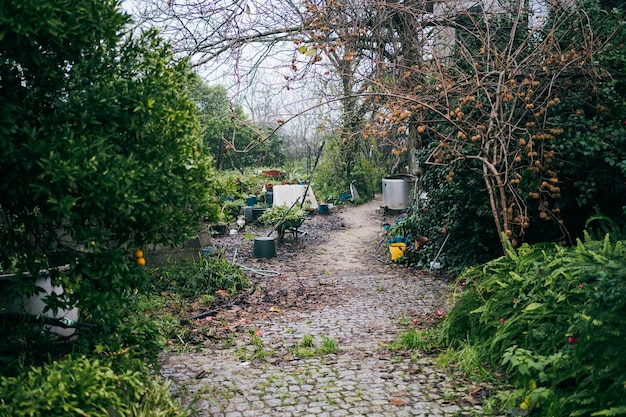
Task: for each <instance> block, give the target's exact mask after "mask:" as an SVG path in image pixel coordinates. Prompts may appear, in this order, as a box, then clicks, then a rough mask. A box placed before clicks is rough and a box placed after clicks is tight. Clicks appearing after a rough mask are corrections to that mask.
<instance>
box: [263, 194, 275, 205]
mask: <svg viewBox="0 0 626 417" xmlns="http://www.w3.org/2000/svg"><path fill="white" fill-rule="evenodd" d="M265 204H267V205H268V206H269V207H272V204H274V192H273V191H267V192H266V193H265Z"/></svg>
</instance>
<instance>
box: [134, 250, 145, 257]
mask: <svg viewBox="0 0 626 417" xmlns="http://www.w3.org/2000/svg"><path fill="white" fill-rule="evenodd" d="M133 254H134V255H135V258H143V251H142V250H141V249H137V250H136V251H135V252H134V253H133Z"/></svg>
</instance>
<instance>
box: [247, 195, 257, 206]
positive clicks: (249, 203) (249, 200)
mask: <svg viewBox="0 0 626 417" xmlns="http://www.w3.org/2000/svg"><path fill="white" fill-rule="evenodd" d="M255 204H256V197H248V198H246V205H247V206H250V207H252V206H254V205H255Z"/></svg>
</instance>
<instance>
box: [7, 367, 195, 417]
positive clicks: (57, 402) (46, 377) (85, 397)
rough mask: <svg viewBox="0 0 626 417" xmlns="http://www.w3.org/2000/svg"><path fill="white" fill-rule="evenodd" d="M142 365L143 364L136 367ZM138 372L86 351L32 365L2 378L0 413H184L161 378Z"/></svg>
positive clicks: (16, 416)
mask: <svg viewBox="0 0 626 417" xmlns="http://www.w3.org/2000/svg"><path fill="white" fill-rule="evenodd" d="M139 367H140V368H141V366H139ZM146 372H147V370H146V368H145V366H144V367H143V369H141V371H138V370H133V371H131V370H129V371H123V372H115V371H114V369H113V367H112V366H111V363H110V362H108V361H104V360H103V361H100V360H98V359H89V358H86V357H84V356H78V357H69V358H67V359H65V360H62V361H56V362H52V363H50V364H47V365H45V366H42V367H32V368H30V369H29V370H28V372H25V373H23V374H21V375H20V376H18V377H15V378H2V379H0V415H3V416H12V417H21V416H29V417H33V416H46V417H54V416H59V417H68V416H89V417H98V416H103V417H104V416H106V417H110V416H114V415H115V416H120V417H124V416H150V417H157V416H169V417H177V416H181V417H182V416H186V415H188V413H186V412H184V411H183V409H182V408H181V406H180V405H179V404H177V403H176V402H174V401H173V400H172V399H171V398H170V396H169V392H168V385H167V384H164V383H163V381H158V380H149V379H146V377H145V373H146Z"/></svg>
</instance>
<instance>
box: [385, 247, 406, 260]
mask: <svg viewBox="0 0 626 417" xmlns="http://www.w3.org/2000/svg"><path fill="white" fill-rule="evenodd" d="M405 250H406V243H402V242H398V243H392V244H390V245H389V253H390V254H391V260H392V261H395V260H397V259H400V258H402V257H403V256H404V251H405Z"/></svg>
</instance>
